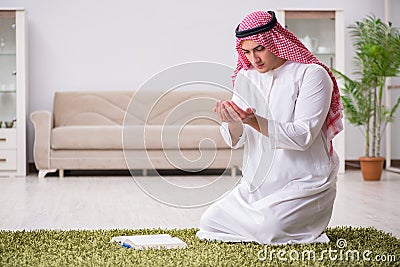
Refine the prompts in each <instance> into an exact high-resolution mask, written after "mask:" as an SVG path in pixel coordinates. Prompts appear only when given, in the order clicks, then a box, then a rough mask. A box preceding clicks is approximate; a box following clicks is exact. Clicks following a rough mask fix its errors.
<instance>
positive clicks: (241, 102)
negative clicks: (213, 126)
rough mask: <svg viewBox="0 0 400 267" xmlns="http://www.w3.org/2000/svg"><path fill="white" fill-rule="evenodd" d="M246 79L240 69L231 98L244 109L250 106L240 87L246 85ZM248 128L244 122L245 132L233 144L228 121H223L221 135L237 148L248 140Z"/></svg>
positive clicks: (227, 142) (226, 141) (229, 144)
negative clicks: (241, 94) (241, 93)
mask: <svg viewBox="0 0 400 267" xmlns="http://www.w3.org/2000/svg"><path fill="white" fill-rule="evenodd" d="M246 79H247V78H245V77H244V74H243V73H242V71H240V72H239V73H238V75H237V76H236V80H235V86H234V88H233V94H232V99H231V100H232V101H233V102H235V103H236V105H238V106H239V107H240V108H242V109H246V108H248V107H249V106H248V104H246V101H245V99H243V98H242V97H241V96H240V95H239V93H238V91H239V90H238V88H239V87H242V86H246V84H245V83H246ZM241 90H243V88H241ZM246 129H247V125H244V124H243V134H242V135H241V136H240V138H239V141H238V142H237V143H236V144H235V145H234V146H233V145H232V137H231V134H230V132H229V129H228V123H227V122H223V123H221V126H220V132H221V135H222V137H223V139H224V141H225V143H226V144H227V145H228V146H230V147H231V148H233V149H237V148H239V147H241V146H242V145H243V144H244V143H245V141H246V131H247V130H246Z"/></svg>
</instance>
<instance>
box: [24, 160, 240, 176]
mask: <svg viewBox="0 0 400 267" xmlns="http://www.w3.org/2000/svg"><path fill="white" fill-rule="evenodd" d="M132 172H133V175H137V176H141V175H143V171H142V170H133V171H132ZM237 172H238V175H240V170H237ZM28 173H30V174H37V173H38V170H37V169H36V166H35V163H33V162H30V163H29V164H28ZM158 174H159V175H162V176H190V175H231V170H230V169H206V170H202V171H183V170H178V169H165V170H164V169H163V170H161V169H160V170H148V171H147V175H149V176H156V175H158ZM64 175H65V176H130V175H131V173H130V172H129V170H64ZM51 176H59V173H58V171H57V172H54V173H49V174H47V175H46V177H51Z"/></svg>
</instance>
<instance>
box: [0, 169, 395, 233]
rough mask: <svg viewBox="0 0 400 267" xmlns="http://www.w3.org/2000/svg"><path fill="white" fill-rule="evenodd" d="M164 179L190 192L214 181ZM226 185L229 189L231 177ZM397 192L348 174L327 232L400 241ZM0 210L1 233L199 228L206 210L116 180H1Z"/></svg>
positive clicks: (388, 182) (391, 180) (387, 182)
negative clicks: (349, 229) (358, 231)
mask: <svg viewBox="0 0 400 267" xmlns="http://www.w3.org/2000/svg"><path fill="white" fill-rule="evenodd" d="M147 178H149V177H147ZM167 178H168V180H169V181H170V182H174V183H177V184H179V183H183V184H185V185H186V186H188V187H190V186H192V185H198V184H203V185H204V183H205V182H206V183H209V182H212V181H213V180H214V179H215V178H216V177H215V176H176V177H167ZM153 179H157V178H155V177H153ZM224 179H227V180H226V181H227V182H230V183H231V184H232V180H230V178H229V176H227V177H225V178H224ZM155 181H156V180H155ZM218 186H219V187H218ZM217 187H218V188H219V189H221V188H222V187H221V185H217V186H216V187H214V188H217ZM399 192H400V174H396V173H390V172H384V174H383V177H382V180H381V181H380V182H364V181H363V180H362V177H361V173H360V172H359V171H347V172H346V174H344V175H339V178H338V190H337V198H336V202H335V206H334V212H333V216H332V220H331V222H330V224H329V226H339V225H352V226H364V227H367V226H373V227H375V228H377V229H380V230H384V231H386V232H390V233H392V234H394V235H395V236H397V237H400V209H399V207H400V197H399V196H400V195H399ZM172 195H173V194H172ZM176 197H178V199H179V196H176V195H175V198H176ZM0 205H1V206H0V229H3V230H22V229H26V230H32V229H114V228H187V227H197V226H198V223H199V220H200V216H201V214H202V213H203V212H204V210H205V209H206V208H207V207H206V206H203V207H199V208H176V207H171V206H168V205H165V204H162V203H160V202H159V201H156V200H154V199H153V198H151V197H149V196H148V195H146V194H145V193H144V192H143V191H141V189H140V188H139V187H138V185H137V184H136V183H135V182H134V181H133V179H132V178H131V177H117V176H116V177H87V176H86V177H85V176H84V177H65V178H64V179H59V178H57V177H49V178H46V179H44V180H39V179H38V178H36V176H34V175H30V176H27V177H23V178H0Z"/></svg>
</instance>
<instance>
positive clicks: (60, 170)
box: [58, 169, 64, 178]
mask: <svg viewBox="0 0 400 267" xmlns="http://www.w3.org/2000/svg"><path fill="white" fill-rule="evenodd" d="M58 177H59V178H64V169H58Z"/></svg>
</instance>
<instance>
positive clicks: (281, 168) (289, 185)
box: [197, 61, 338, 244]
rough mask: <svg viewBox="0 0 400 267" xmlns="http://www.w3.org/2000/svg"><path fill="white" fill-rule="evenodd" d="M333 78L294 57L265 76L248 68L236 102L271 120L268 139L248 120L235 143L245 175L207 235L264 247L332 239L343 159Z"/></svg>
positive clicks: (207, 225) (205, 221)
mask: <svg viewBox="0 0 400 267" xmlns="http://www.w3.org/2000/svg"><path fill="white" fill-rule="evenodd" d="M332 90H333V84H332V80H331V78H330V77H329V75H328V73H327V72H326V70H325V69H324V68H322V67H321V66H319V65H317V64H300V63H297V62H292V61H287V62H286V63H284V64H283V65H282V66H280V67H279V68H277V69H275V70H272V71H269V72H267V73H259V72H258V71H257V70H255V69H254V68H250V69H249V70H247V71H244V70H241V71H240V72H239V74H238V76H237V78H236V81H235V86H234V95H233V98H232V100H233V101H234V102H235V103H236V104H237V105H238V106H240V107H241V108H242V109H246V108H248V107H251V108H255V109H256V113H257V114H258V115H260V116H263V117H265V118H267V119H268V133H269V136H268V137H267V136H264V135H262V134H260V133H259V132H258V131H256V130H254V129H253V128H252V127H250V126H248V125H244V126H243V134H242V136H241V137H240V139H239V141H238V143H237V144H235V145H234V146H232V143H231V136H230V134H229V130H228V128H227V124H226V123H222V125H221V133H222V135H223V137H224V140H225V142H226V143H227V144H228V145H230V146H231V147H233V148H238V147H240V146H242V145H244V159H243V167H242V175H243V177H242V179H241V181H240V183H239V184H238V185H237V186H236V187H235V188H234V189H233V190H232V191H230V192H229V193H227V194H226V195H225V196H224V197H223V198H222V199H220V200H218V201H217V202H215V203H213V204H212V205H211V206H210V207H209V208H208V209H207V210H206V211H205V213H204V214H203V216H202V218H201V222H200V230H199V231H198V232H197V236H198V237H199V238H200V239H208V240H221V241H226V242H239V241H254V242H258V243H261V244H283V243H311V242H329V239H328V237H327V236H326V235H325V234H323V231H324V229H325V228H326V227H327V225H328V223H329V220H330V218H331V215H332V208H333V202H334V199H335V196H336V178H337V172H338V157H337V155H336V153H335V152H333V155H330V153H329V148H330V145H329V142H327V141H326V140H325V135H324V134H323V132H322V126H323V124H324V123H325V118H326V116H327V113H328V110H329V106H330V101H331V95H332Z"/></svg>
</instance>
